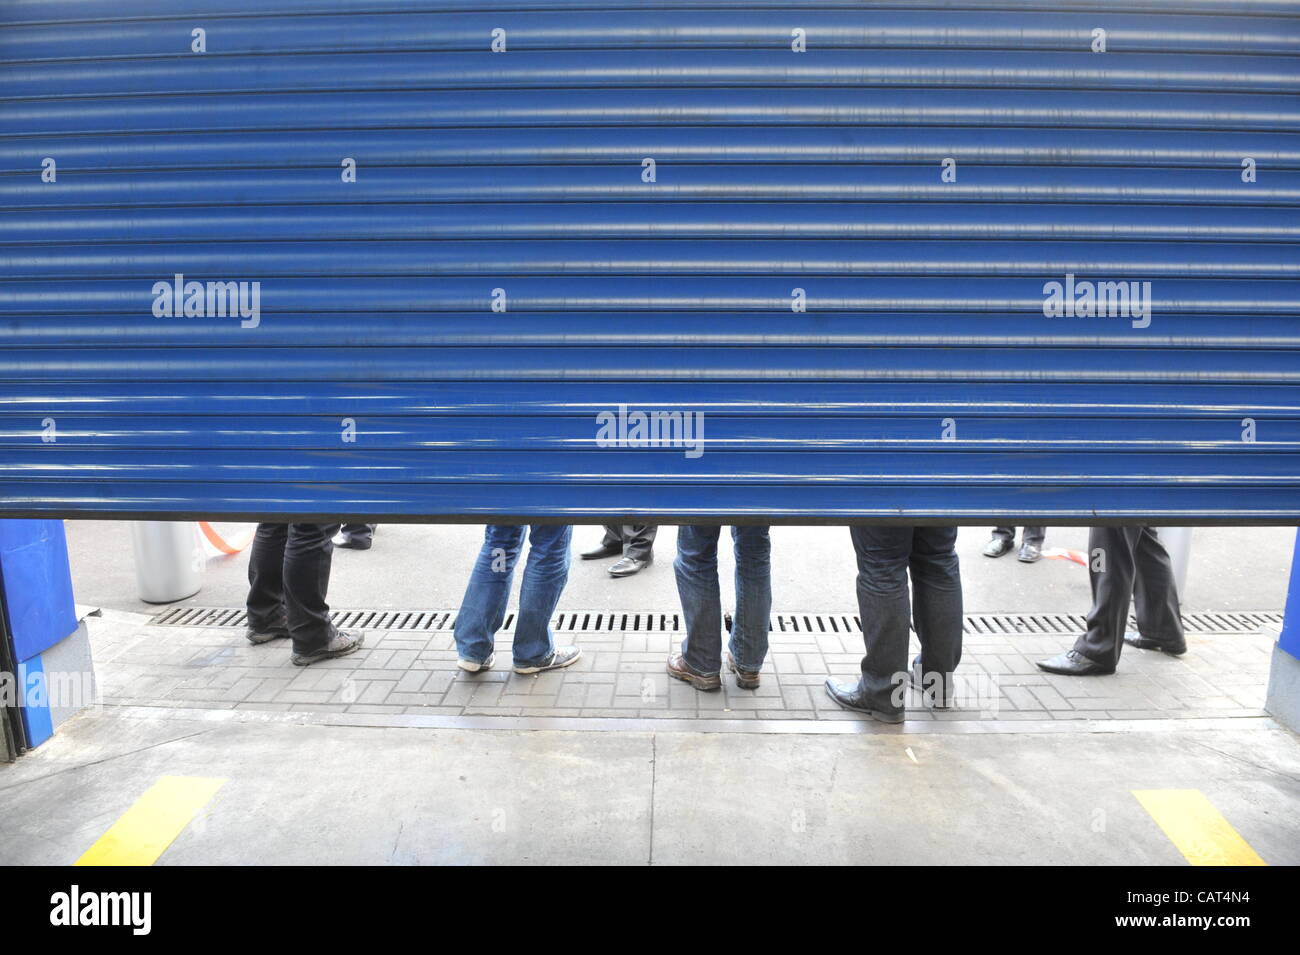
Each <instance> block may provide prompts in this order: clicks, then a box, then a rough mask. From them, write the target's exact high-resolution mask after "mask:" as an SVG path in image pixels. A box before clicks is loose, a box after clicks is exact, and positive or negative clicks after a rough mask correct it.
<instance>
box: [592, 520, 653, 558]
mask: <svg viewBox="0 0 1300 955" xmlns="http://www.w3.org/2000/svg"><path fill="white" fill-rule="evenodd" d="M657 533H659V528H658V526H657V525H655V524H623V525H621V526H620V525H618V524H606V525H605V539H604V540H603V541H602V542H601V543H602V544H603V545H604V546H605V547H613V546H614V545H615V544H622V545H623V556H624V557H631V558H633V559H635V560H649V559H650V555H651V554H652V553H653V552H654V547H655V534H657Z"/></svg>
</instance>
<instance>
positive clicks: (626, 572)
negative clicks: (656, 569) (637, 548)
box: [609, 557, 653, 577]
mask: <svg viewBox="0 0 1300 955" xmlns="http://www.w3.org/2000/svg"><path fill="white" fill-rule="evenodd" d="M652 560H653V558H651V559H648V560H637V559H636V558H635V557H624V558H623V559H622V560H620V561H619V562H618V563H616V564H615V565H614V566H613V567H611V568H610V569H609V575H610V576H611V577H631V576H632V575H633V574H638V573H640V572H641V571H643V570H645V569H646V568H647V567H649V566H650V564H651V562H652Z"/></svg>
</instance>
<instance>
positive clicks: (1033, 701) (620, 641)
mask: <svg viewBox="0 0 1300 955" xmlns="http://www.w3.org/2000/svg"><path fill="white" fill-rule="evenodd" d="M592 616H593V618H594V615H592ZM582 617H583V615H582V614H579V615H578V618H577V619H582ZM619 619H621V618H619ZM89 624H90V632H91V643H92V648H93V649H94V652H95V659H96V669H97V679H98V681H99V686H100V688H101V692H102V694H103V699H104V701H105V702H106V703H107V704H109V705H116V706H161V707H181V708H184V707H196V706H199V707H212V708H226V709H253V710H258V709H261V710H268V711H275V710H286V709H288V710H297V711H322V712H355V713H370V714H390V715H397V714H416V715H418V714H433V715H440V716H470V715H486V716H509V717H519V716H540V717H570V718H573V717H581V718H600V719H610V718H624V719H634V718H657V719H684V720H691V719H732V720H735V719H748V720H775V719H792V720H803V721H808V720H852V721H861V720H863V719H865V718H864V717H862V716H861V715H859V714H857V713H853V712H849V711H845V710H842V709H840V708H839V707H838V706H837V705H836V704H835V703H834V702H833V701H831V700H830V699H829V698H828V697H827V695H826V693H825V690H824V687H823V684H824V682H825V680H826V679H827V677H828V676H830V677H836V678H841V679H851V678H853V677H854V676H855V675H856V673H857V670H858V666H859V662H860V659H861V656H862V640H861V637H860V635H859V634H857V633H855V632H847V631H840V632H821V631H816V630H814V631H808V630H800V631H797V632H795V631H789V630H786V631H781V630H774V631H773V632H772V633H771V635H770V639H771V647H770V651H769V656H768V660H767V662H766V664H765V665H764V668H763V671H762V684H761V685H760V687H759V688H758V689H757V690H741V689H739V688H738V687H736V685H735V683H734V680H732V679H724V680H723V687H722V690H721V691H717V692H711V693H704V692H700V691H697V690H695V689H694V688H692V687H690V686H687V685H686V684H683V683H681V682H679V681H677V680H673V679H671V678H670V677H669V676H668V675H667V673H666V672H665V667H664V665H665V662H666V659H667V657H668V654H669V652H670V650H671V649H672V648H673V647H675V646H677V645H678V644H679V643H680V641H681V639H682V634H681V633H680V632H662V631H656V632H646V631H631V630H607V631H603V632H602V631H593V632H587V633H567V632H565V631H564V630H562V629H561V630H559V631H558V632H557V640H559V641H560V642H568V641H573V642H576V643H577V644H578V645H579V646H581V647H582V649H583V655H582V658H581V659H580V660H579V661H578V662H577V663H576V664H574V665H573V666H571V667H569V668H567V669H563V670H557V671H552V672H548V673H540V674H532V675H520V674H516V673H513V672H512V671H511V670H510V667H509V661H510V657H511V654H510V633H509V631H508V630H507V631H505V632H503V633H502V634H499V635H498V640H497V661H498V663H497V666H496V667H495V668H494V669H492V670H489V671H486V672H481V673H477V674H469V673H465V672H464V671H462V670H459V669H458V668H457V667H456V650H455V644H454V641H453V639H452V635H451V633H450V632H449V631H447V630H441V631H438V630H433V631H423V632H418V631H405V630H371V631H366V632H365V635H366V644H365V646H364V648H363V649H362V650H360V651H359V652H357V653H354V654H352V655H350V656H347V657H344V658H341V659H338V660H331V661H327V662H325V663H321V664H317V665H315V666H312V667H308V668H302V667H295V666H293V665H292V664H291V663H290V661H289V647H288V644H287V641H283V640H282V641H275V642H272V643H269V644H262V645H259V646H252V645H250V644H249V643H248V642H247V641H246V640H245V639H244V636H243V630H242V629H240V628H236V627H183V626H179V627H170V626H158V625H153V624H150V623H148V618H145V617H142V616H139V615H134V614H123V613H114V612H106V613H105V615H104V616H103V617H92V618H90V620H89ZM1187 639H1188V646H1189V649H1188V652H1187V653H1186V654H1185V655H1184V656H1182V657H1170V656H1168V655H1165V654H1162V653H1158V652H1154V651H1141V650H1132V649H1129V650H1127V651H1126V652H1125V653H1124V655H1123V657H1122V660H1121V664H1120V670H1119V672H1118V673H1116V674H1114V675H1111V676H1103V677H1084V678H1079V677H1063V676H1056V675H1053V674H1047V673H1043V672H1042V671H1040V670H1039V669H1038V668H1037V667H1036V666H1035V665H1034V661H1035V660H1038V659H1042V658H1044V657H1046V656H1050V655H1053V654H1055V653H1058V652H1060V651H1061V650H1062V649H1064V648H1066V647H1068V646H1070V644H1071V642H1072V640H1073V634H1072V633H1069V632H1065V631H1062V632H1059V633H1001V632H998V633H992V632H974V631H968V632H967V634H966V635H965V640H964V644H965V645H964V651H963V652H964V655H963V660H962V664H961V667H960V668H959V669H958V671H957V704H958V705H957V707H956V708H955V709H954V710H951V711H942V712H941V711H934V710H928V709H926V708H925V707H924V706H923V705H922V704H921V701H920V700H919V699H918V698H917V696H916V694H915V693H912V692H909V696H908V699H907V708H908V719H910V720H913V721H932V720H962V721H989V720H1006V719H1011V720H1015V719H1040V720H1073V719H1089V720H1099V719H1195V718H1207V719H1218V718H1223V717H1258V716H1262V715H1263V705H1264V697H1265V693H1266V688H1267V682H1268V669H1269V663H1270V659H1271V651H1272V647H1273V643H1274V640H1275V632H1274V631H1271V630H1268V629H1265V628H1261V629H1258V630H1256V631H1253V632H1236V633H1229V632H1198V631H1197V630H1196V629H1195V628H1189V632H1188V636H1187ZM913 649H914V650H916V649H918V647H917V645H916V642H915V637H913Z"/></svg>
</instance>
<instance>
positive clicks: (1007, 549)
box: [984, 527, 1016, 557]
mask: <svg viewBox="0 0 1300 955" xmlns="http://www.w3.org/2000/svg"><path fill="white" fill-rule="evenodd" d="M1015 546H1016V529H1015V528H1014V527H995V528H993V536H992V537H991V538H989V542H988V543H987V544H985V545H984V556H985V557H1002V556H1003V555H1005V554H1009V553H1011V551H1012V550H1014V549H1015Z"/></svg>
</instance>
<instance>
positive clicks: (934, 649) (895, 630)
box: [849, 526, 962, 712]
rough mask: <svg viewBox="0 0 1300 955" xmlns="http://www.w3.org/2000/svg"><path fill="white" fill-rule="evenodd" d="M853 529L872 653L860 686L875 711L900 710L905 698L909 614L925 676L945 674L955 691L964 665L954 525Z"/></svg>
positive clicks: (860, 606)
mask: <svg viewBox="0 0 1300 955" xmlns="http://www.w3.org/2000/svg"><path fill="white" fill-rule="evenodd" d="M849 532H850V533H851V534H852V536H853V549H854V550H855V551H857V557H858V614H859V615H860V618H861V620H862V637H863V640H864V642H865V643H866V649H867V655H866V656H865V657H863V658H862V682H861V687H862V690H863V691H864V692H865V693H866V694H867V695H868V697H869V701H870V703H871V704H872V705H873V707H874V708H876V709H880V710H882V711H885V712H898V711H899V710H901V709H902V708H903V704H902V701H903V700H904V699H905V698H906V688H907V674H908V669H909V666H908V659H907V625H908V618H909V609H910V617H911V620H912V623H913V625H914V626H915V628H916V635H917V637H918V638H919V639H920V641H921V671H922V673H923V674H926V679H929V674H931V673H940V674H944V677H943V678H944V680H945V681H947V683H948V686H949V688H951V686H952V672H953V671H954V670H956V669H957V664H958V663H959V662H961V628H962V597H961V568H960V566H959V565H958V562H957V550H956V544H957V528H955V527H876V526H863V527H851V528H849ZM909 571H910V572H911V576H912V598H911V605H910V608H909V604H908V594H907V577H908V572H909ZM936 689H938V688H937V687H936Z"/></svg>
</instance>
